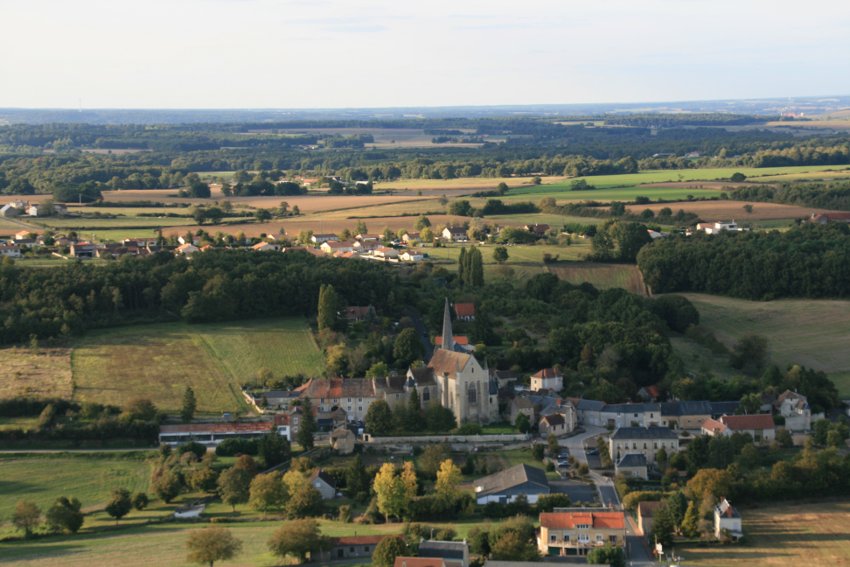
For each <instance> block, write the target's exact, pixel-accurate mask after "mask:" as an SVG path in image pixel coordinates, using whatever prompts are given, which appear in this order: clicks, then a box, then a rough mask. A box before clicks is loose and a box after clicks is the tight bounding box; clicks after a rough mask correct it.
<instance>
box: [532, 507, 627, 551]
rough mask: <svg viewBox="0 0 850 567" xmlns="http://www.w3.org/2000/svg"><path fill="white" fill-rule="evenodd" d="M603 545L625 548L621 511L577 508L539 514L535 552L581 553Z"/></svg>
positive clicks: (624, 520) (624, 532)
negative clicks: (536, 549) (595, 510)
mask: <svg viewBox="0 0 850 567" xmlns="http://www.w3.org/2000/svg"><path fill="white" fill-rule="evenodd" d="M604 545H612V546H615V547H625V545H626V518H625V515H624V514H623V512H613V511H606V512H601V511H600V512H592V511H589V510H587V509H577V510H574V511H564V512H544V513H541V514H540V535H539V537H538V551H539V552H540V553H541V555H548V556H562V557H565V556H583V555H587V553H588V552H589V551H590V550H592V549H594V548H596V547H602V546H604Z"/></svg>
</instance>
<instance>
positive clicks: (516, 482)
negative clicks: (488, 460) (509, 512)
mask: <svg viewBox="0 0 850 567" xmlns="http://www.w3.org/2000/svg"><path fill="white" fill-rule="evenodd" d="M525 483H531V484H536V485H538V486H539V487H540V489H541V491H542V492H547V493H548V492H549V481H548V480H547V479H546V473H545V472H544V471H543V469H538V468H536V467H530V466H528V465H526V464H520V465H514V466H512V467H510V468H508V469H505V470H503V471H499V472H497V473H494V474H491V475H488V476H485V477H483V478H479V479H478V480H476V481H475V483H474V486H475V495H476V496H488V495H491V494H501V493H503V492H505V491H506V490H509V489H511V488H514V487H515V486H520V485H522V484H525Z"/></svg>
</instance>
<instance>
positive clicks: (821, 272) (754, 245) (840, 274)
mask: <svg viewBox="0 0 850 567" xmlns="http://www.w3.org/2000/svg"><path fill="white" fill-rule="evenodd" d="M637 261H638V266H639V268H640V270H641V272H642V273H643V277H644V280H645V281H646V283H647V285H648V286H649V287H650V289H652V291H653V292H654V293H669V292H677V291H695V292H704V293H714V294H718V295H728V296H733V297H741V298H746V299H757V300H768V299H775V298H778V297H847V296H848V295H850V263H848V262H850V227H848V226H846V225H843V224H835V223H833V224H830V225H826V226H816V225H805V226H800V227H796V228H793V229H791V230H789V231H787V232H779V231H769V232H747V233H721V234H718V235H712V236H705V235H701V234H697V235H695V236H691V237H673V238H665V239H660V240H657V241H655V242H653V243H652V244H649V245H647V246H644V247H643V248H642V249H641V251H640V252H639V253H638V255H637Z"/></svg>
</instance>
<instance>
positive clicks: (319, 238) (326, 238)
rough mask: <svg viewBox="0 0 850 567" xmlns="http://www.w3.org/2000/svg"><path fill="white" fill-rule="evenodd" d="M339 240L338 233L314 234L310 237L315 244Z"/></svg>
mask: <svg viewBox="0 0 850 567" xmlns="http://www.w3.org/2000/svg"><path fill="white" fill-rule="evenodd" d="M337 240H339V237H337V235H336V234H330V233H327V234H314V235H313V236H311V237H310V242H312V243H313V244H321V243H322V242H335V241H337Z"/></svg>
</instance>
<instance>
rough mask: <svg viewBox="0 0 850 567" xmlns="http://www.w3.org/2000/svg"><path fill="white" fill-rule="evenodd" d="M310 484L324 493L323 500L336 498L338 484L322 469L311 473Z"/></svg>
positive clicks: (320, 492)
mask: <svg viewBox="0 0 850 567" xmlns="http://www.w3.org/2000/svg"><path fill="white" fill-rule="evenodd" d="M310 485H311V486H312V487H313V488H315V489H316V490H318V491H319V494H321V495H322V500H332V499H334V498H336V485H335V484H334V481H333V479H331V477H329V476H328V475H327V474H325V472H324V471H322V469H316V470H314V471H313V473H312V474H311V475H310Z"/></svg>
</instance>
